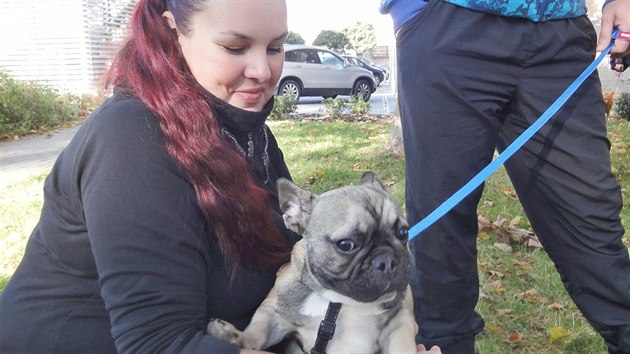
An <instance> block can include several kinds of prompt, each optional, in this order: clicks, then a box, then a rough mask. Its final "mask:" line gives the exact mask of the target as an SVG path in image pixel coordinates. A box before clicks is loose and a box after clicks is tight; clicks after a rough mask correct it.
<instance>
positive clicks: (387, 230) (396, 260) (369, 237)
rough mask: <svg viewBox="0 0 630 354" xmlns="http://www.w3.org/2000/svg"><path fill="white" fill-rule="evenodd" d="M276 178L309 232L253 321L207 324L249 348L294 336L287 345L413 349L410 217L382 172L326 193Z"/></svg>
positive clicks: (294, 348)
mask: <svg viewBox="0 0 630 354" xmlns="http://www.w3.org/2000/svg"><path fill="white" fill-rule="evenodd" d="M277 187H278V195H279V201H280V206H281V209H282V212H283V218H284V222H285V224H286V226H287V227H288V228H289V229H291V230H293V231H295V232H297V233H299V234H300V235H302V236H303V238H302V239H301V240H300V241H299V242H298V243H297V244H296V245H295V246H294V248H293V250H292V253H291V261H290V262H289V263H288V264H285V265H284V266H282V267H281V268H280V270H279V271H278V274H277V279H276V282H275V285H274V287H273V289H272V290H271V292H270V293H269V294H268V296H267V297H266V299H265V300H264V301H263V302H262V304H261V305H260V307H259V308H258V309H257V311H256V313H255V314H254V316H253V318H252V321H251V323H250V324H249V326H248V327H247V328H246V329H245V330H244V331H243V332H240V331H238V330H237V329H236V328H234V327H233V326H232V325H231V324H229V323H227V322H225V321H222V320H219V319H214V320H212V321H211V322H210V323H209V325H208V328H207V330H208V333H209V334H211V335H213V336H215V337H218V338H221V339H223V340H225V341H228V342H231V343H235V344H238V345H239V346H240V347H241V348H244V349H255V350H261V349H265V348H268V347H269V346H272V345H274V344H276V343H278V342H280V341H282V340H283V339H286V338H289V339H290V342H291V345H289V346H288V349H287V352H288V353H300V354H304V353H309V352H310V353H328V354H333V353H387V354H390V353H416V344H415V335H416V333H417V331H418V326H417V324H416V322H415V319H414V315H413V301H412V298H411V290H410V287H409V277H410V267H411V265H410V264H411V260H410V257H411V256H410V253H409V251H408V248H407V239H408V234H407V232H408V224H407V222H406V220H405V218H404V216H403V214H402V212H401V209H400V206H399V205H398V204H397V202H396V201H395V200H394V198H393V197H392V196H391V195H390V194H389V193H388V192H387V190H386V189H385V188H384V187H383V185H382V184H381V183H380V181H379V180H378V179H377V177H376V176H375V175H374V174H373V173H372V172H366V173H364V174H363V176H362V177H361V183H360V184H359V185H352V186H345V187H341V188H338V189H334V190H331V191H328V192H325V193H323V194H321V195H315V194H313V193H312V192H310V191H308V190H305V189H302V188H300V187H298V186H297V185H295V184H294V183H292V182H290V181H289V180H286V179H280V180H278V182H277ZM331 303H333V304H341V305H340V307H339V311H338V313H336V321H334V317H335V316H333V315H331V314H329V315H328V316H327V315H326V314H327V311H329V310H328V308H329V305H330V304H331ZM337 306H339V305H337ZM333 312H334V311H333ZM325 317H328V318H327V321H323V320H324V318H325ZM331 318H332V320H333V321H332V326H333V327H332V332H334V334H332V333H331V331H330V328H329V327H330V326H331V321H330V319H331ZM327 329H328V330H327ZM318 331H319V332H320V338H318ZM326 335H328V336H332V338H329V337H326ZM316 342H317V343H316Z"/></svg>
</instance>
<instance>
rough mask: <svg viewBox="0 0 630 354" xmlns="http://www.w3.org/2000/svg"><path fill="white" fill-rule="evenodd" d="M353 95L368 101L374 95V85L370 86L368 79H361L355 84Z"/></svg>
mask: <svg viewBox="0 0 630 354" xmlns="http://www.w3.org/2000/svg"><path fill="white" fill-rule="evenodd" d="M352 95H357V96H359V97H360V98H361V99H362V100H363V101H365V102H367V101H369V100H370V97H371V96H372V86H370V83H369V82H368V81H367V80H359V81H357V83H356V84H354V89H352Z"/></svg>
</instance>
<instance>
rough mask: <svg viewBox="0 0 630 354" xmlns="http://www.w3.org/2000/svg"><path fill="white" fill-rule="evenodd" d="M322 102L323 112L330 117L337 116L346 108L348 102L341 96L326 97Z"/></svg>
mask: <svg viewBox="0 0 630 354" xmlns="http://www.w3.org/2000/svg"><path fill="white" fill-rule="evenodd" d="M323 103H324V113H325V114H327V115H329V116H331V117H339V116H341V115H342V114H344V113H345V111H346V110H347V109H348V103H347V102H346V100H344V99H342V98H332V97H328V98H325V99H324V102H323Z"/></svg>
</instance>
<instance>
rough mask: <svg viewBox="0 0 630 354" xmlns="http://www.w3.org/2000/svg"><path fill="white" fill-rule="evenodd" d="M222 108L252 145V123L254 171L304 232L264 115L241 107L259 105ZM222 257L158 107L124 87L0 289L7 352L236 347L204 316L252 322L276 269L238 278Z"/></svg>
mask: <svg viewBox="0 0 630 354" xmlns="http://www.w3.org/2000/svg"><path fill="white" fill-rule="evenodd" d="M215 100H216V99H215ZM270 105H271V103H270ZM270 105H268V110H267V113H268V111H269V110H270V109H271V106H270ZM218 106H221V104H218ZM216 111H217V114H218V115H219V116H220V117H221V121H222V122H223V125H224V126H225V127H227V129H228V131H229V134H230V135H231V136H232V137H233V138H235V139H233V138H232V137H227V139H228V140H229V141H232V140H237V141H238V142H239V144H240V145H241V146H242V148H243V149H245V150H247V143H246V141H247V139H248V136H247V135H248V134H247V133H248V132H251V133H252V134H251V136H252V137H253V140H254V147H255V149H254V152H255V154H254V156H253V158H252V159H249V163H250V166H251V168H252V170H253V171H254V173H253V175H254V176H255V178H256V179H257V180H258V181H259V182H260V183H261V184H262V185H264V186H265V187H266V188H267V189H268V191H269V193H270V195H271V196H272V199H273V204H274V208H273V210H272V213H273V214H274V217H275V219H276V221H277V223H278V225H279V227H280V228H281V230H282V232H283V233H284V234H285V237H286V239H287V242H288V243H290V244H292V243H294V242H295V241H296V237H297V236H296V235H294V234H292V233H290V232H289V231H287V230H286V229H285V228H284V226H283V225H282V218H281V214H280V211H279V208H278V206H277V205H278V202H277V194H276V187H275V181H276V180H277V179H278V178H279V177H286V178H290V176H289V172H288V170H287V167H286V165H285V163H284V160H283V156H282V152H281V151H280V149H279V148H278V145H277V142H276V140H275V138H274V136H273V135H272V133H271V131H269V130H268V129H267V128H266V126H265V125H264V119H265V117H264V116H263V117H262V118H260V117H258V118H255V119H253V120H252V119H250V118H251V117H245V119H243V116H248V115H252V116H255V115H256V114H255V113H252V112H249V113H248V112H246V111H242V110H239V109H236V108H234V107H231V106H228V105H225V106H224V107H218V108H216ZM259 115H260V114H259ZM265 129H267V134H266V138H265V134H264V133H265V131H264V130H265ZM265 145H267V151H268V156H269V163H268V168H265V165H264V162H263V149H264V146H265ZM267 169H268V172H267V171H266V170H267ZM265 179H268V180H267V183H264V180H265ZM235 222H238V220H235ZM224 263H225V262H224V258H223V256H222V255H221V254H220V252H219V251H218V250H217V247H216V245H215V244H214V238H213V236H212V232H211V230H209V228H208V226H207V223H206V222H205V221H204V217H203V216H202V214H201V211H200V209H199V208H198V206H197V203H196V195H195V191H194V189H193V187H192V185H191V184H190V183H189V182H188V180H187V178H186V177H185V175H184V174H183V173H182V172H181V171H180V169H179V168H178V167H177V166H176V164H175V161H174V160H173V159H172V158H171V157H170V155H169V154H168V153H167V152H166V149H165V145H164V142H163V136H162V132H161V130H160V128H159V123H158V120H157V118H156V117H155V115H154V114H153V113H151V111H149V109H148V108H147V107H146V106H145V105H144V104H143V103H142V102H141V101H139V100H138V99H136V98H134V97H129V96H125V95H123V94H122V93H120V92H118V91H115V94H114V95H113V97H112V98H110V99H109V100H107V101H106V102H105V103H104V104H103V105H102V106H101V107H100V108H99V109H98V110H97V111H95V112H94V113H93V114H92V115H91V116H90V117H89V118H88V119H87V120H86V121H85V122H84V123H83V125H82V126H81V128H80V129H79V131H78V132H77V134H76V136H75V137H74V139H73V140H72V141H71V142H70V144H69V145H68V146H67V147H66V149H65V150H64V151H63V152H62V153H61V154H60V156H59V158H58V159H57V161H56V163H55V165H54V167H53V169H52V172H51V173H50V175H49V176H48V177H47V178H46V181H45V185H44V205H43V209H42V214H41V218H40V220H39V223H38V225H37V227H36V228H35V230H34V231H33V234H32V235H31V237H30V239H29V241H28V245H27V248H26V252H25V255H24V258H23V260H22V262H21V264H20V266H19V267H18V269H17V271H16V272H15V274H14V275H13V277H12V278H11V280H10V281H9V283H8V285H7V286H6V289H5V291H4V293H3V294H2V295H1V296H0V352H2V353H6V352H45V353H53V352H55V353H88V352H99V353H114V352H116V351H118V352H121V353H123V352H125V353H159V352H176V353H237V352H238V348H236V346H233V345H228V344H226V343H224V342H221V341H219V340H217V339H214V338H213V337H211V336H208V335H205V334H204V333H205V326H206V324H207V323H208V320H209V319H210V318H213V317H217V318H222V319H225V320H227V321H230V322H232V323H234V324H236V325H237V327H240V328H243V327H244V326H245V325H246V324H247V323H248V322H249V320H250V319H251V316H252V315H253V312H254V311H255V309H256V308H257V306H258V305H259V303H260V302H261V301H262V299H263V298H264V297H265V295H266V294H267V292H268V291H269V289H270V288H271V286H272V285H273V281H274V278H275V271H276V270H275V269H270V270H268V271H266V272H256V271H248V270H247V269H245V267H243V270H242V271H241V272H240V273H239V274H238V276H237V277H236V279H235V280H234V282H233V283H232V285H230V284H229V283H230V280H229V276H228V272H227V270H226V268H225V264H224Z"/></svg>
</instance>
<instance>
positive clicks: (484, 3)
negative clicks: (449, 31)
mask: <svg viewBox="0 0 630 354" xmlns="http://www.w3.org/2000/svg"><path fill="white" fill-rule="evenodd" d="M434 1H436V0H434ZM442 1H447V2H450V3H451V4H454V5H458V6H462V7H466V8H469V9H471V10H476V11H483V12H487V13H491V14H496V15H499V16H510V17H522V18H527V19H530V20H532V21H535V22H543V21H547V20H554V19H561V18H573V17H579V16H583V15H585V14H586V1H585V0H442ZM425 4H426V2H425V1H424V0H382V1H381V6H380V11H381V13H383V14H386V13H389V14H391V15H392V18H393V19H394V28H395V29H396V30H398V29H399V28H400V27H401V26H402V25H403V24H404V23H405V22H407V21H408V20H409V19H411V18H412V17H413V16H414V15H415V14H417V13H418V12H420V10H422V8H423V7H424V6H425Z"/></svg>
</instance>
